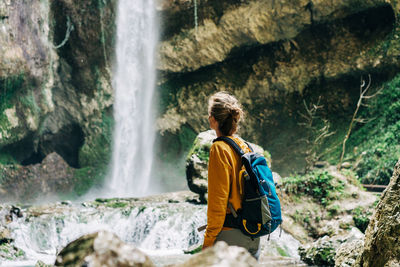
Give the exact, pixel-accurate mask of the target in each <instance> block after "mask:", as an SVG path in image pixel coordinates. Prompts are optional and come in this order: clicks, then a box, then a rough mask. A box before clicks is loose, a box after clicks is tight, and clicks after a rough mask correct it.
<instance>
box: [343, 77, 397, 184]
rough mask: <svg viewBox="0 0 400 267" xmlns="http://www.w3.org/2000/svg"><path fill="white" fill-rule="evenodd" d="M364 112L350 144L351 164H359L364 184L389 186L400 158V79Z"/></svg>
mask: <svg viewBox="0 0 400 267" xmlns="http://www.w3.org/2000/svg"><path fill="white" fill-rule="evenodd" d="M369 105H370V106H369V108H364V109H363V110H361V116H362V117H363V118H374V119H373V120H371V121H369V122H368V123H366V124H365V125H359V127H358V129H356V131H355V132H354V133H353V135H352V136H351V137H350V138H349V141H348V147H349V150H348V151H352V153H349V154H348V155H347V160H353V161H354V162H355V170H356V172H357V175H358V176H359V177H360V179H361V182H362V183H368V184H369V183H372V184H388V183H389V180H390V178H391V176H392V173H393V168H394V165H395V164H396V162H397V160H398V159H399V158H400V75H398V76H396V77H395V78H394V79H393V80H392V81H390V82H388V83H386V84H385V85H384V88H383V90H382V92H381V94H380V95H379V96H377V97H375V98H374V99H371V101H370V103H369Z"/></svg>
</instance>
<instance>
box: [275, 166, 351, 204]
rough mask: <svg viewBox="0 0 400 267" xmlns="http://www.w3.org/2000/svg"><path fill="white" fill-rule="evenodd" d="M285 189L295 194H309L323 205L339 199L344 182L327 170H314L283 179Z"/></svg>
mask: <svg viewBox="0 0 400 267" xmlns="http://www.w3.org/2000/svg"><path fill="white" fill-rule="evenodd" d="M283 186H284V188H285V191H286V192H288V193H293V194H300V195H308V196H311V197H312V198H313V199H314V200H315V201H318V202H319V203H321V204H322V205H323V206H327V205H328V204H329V203H330V201H332V200H334V199H337V197H338V193H339V195H340V194H342V193H343V189H344V182H343V181H340V180H335V179H334V177H333V176H332V175H331V174H329V173H328V172H327V171H313V172H310V173H309V174H306V175H304V176H301V175H296V176H291V177H287V178H284V179H283Z"/></svg>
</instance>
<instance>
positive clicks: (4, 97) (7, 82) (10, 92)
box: [0, 73, 25, 111]
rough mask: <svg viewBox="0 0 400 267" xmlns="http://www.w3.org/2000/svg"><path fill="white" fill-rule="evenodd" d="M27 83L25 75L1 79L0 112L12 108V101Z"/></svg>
mask: <svg viewBox="0 0 400 267" xmlns="http://www.w3.org/2000/svg"><path fill="white" fill-rule="evenodd" d="M24 81H25V75H24V73H21V74H19V75H15V76H11V77H7V78H5V79H0V110H1V111H3V110H4V109H6V108H8V107H10V106H12V100H13V99H14V98H15V95H16V93H17V92H18V91H19V90H20V89H21V88H22V87H23V85H24Z"/></svg>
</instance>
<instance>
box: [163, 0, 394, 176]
mask: <svg viewBox="0 0 400 267" xmlns="http://www.w3.org/2000/svg"><path fill="white" fill-rule="evenodd" d="M389 2H390V1H384V0H371V1H361V2H360V1H358V0H352V1H317V2H316V1H312V2H310V1H294V2H293V1H292V2H290V1H285V2H282V1H272V2H271V1H252V0H248V1H218V4H217V3H215V1H201V3H199V4H198V7H197V11H198V21H197V23H198V28H197V30H196V29H195V27H194V26H195V21H194V20H195V19H194V15H193V12H194V10H193V9H194V8H193V5H191V2H190V1H183V0H182V1H166V2H165V4H164V5H163V6H162V7H161V8H160V10H161V11H160V13H161V14H162V17H163V18H165V21H166V23H165V30H164V35H163V36H162V42H161V44H160V54H159V56H160V61H159V67H158V68H159V70H160V73H161V76H160V79H159V91H160V96H161V98H160V100H161V101H160V106H161V116H160V118H159V121H158V127H159V129H160V131H161V132H163V133H166V132H167V133H171V134H172V135H176V136H177V139H178V140H182V139H183V138H184V137H185V136H186V132H187V131H188V130H187V129H190V130H191V131H193V132H194V133H196V134H197V133H199V132H202V131H204V130H206V129H207V127H208V125H207V120H205V119H204V118H206V117H207V115H206V114H207V109H206V106H205V105H204V103H207V98H208V97H209V96H210V95H211V94H213V93H214V92H216V91H218V90H227V91H230V92H232V93H233V94H234V95H236V96H237V97H238V99H239V100H240V101H241V103H242V104H243V106H244V109H245V112H246V114H247V115H248V116H246V120H245V126H244V127H243V132H242V134H241V135H242V136H243V137H244V138H247V139H251V140H255V142H256V143H258V144H260V145H261V146H263V147H265V148H268V150H269V151H270V152H271V153H272V155H273V157H274V166H275V167H276V170H277V172H279V173H282V174H283V175H287V174H289V173H290V172H291V171H295V170H299V169H300V168H301V166H302V165H303V164H304V161H303V160H302V159H301V158H302V157H303V155H302V154H301V153H302V151H304V150H305V146H306V144H299V142H298V141H299V139H300V138H299V136H303V135H305V134H307V133H306V132H305V130H304V129H303V128H302V127H300V126H299V125H298V123H299V122H301V117H300V116H299V115H298V112H299V111H304V103H303V100H305V101H306V102H307V103H308V104H310V103H316V102H317V101H318V98H319V97H321V102H320V104H321V105H323V111H322V113H323V114H321V115H323V116H324V117H327V118H328V119H329V117H330V116H331V117H333V116H334V117H335V118H337V117H342V118H346V117H348V118H350V114H352V112H353V110H354V106H355V103H356V101H357V99H358V96H359V80H360V75H361V74H368V73H370V74H371V75H372V79H373V83H374V85H377V84H379V83H381V82H382V81H386V80H388V79H390V78H391V77H393V75H395V74H396V73H398V70H399V66H400V61H399V60H398V58H399V57H398V55H399V54H400V49H399V45H398V40H397V38H399V37H398V35H396V36H397V37H395V36H394V35H393V36H392V35H391V34H390V33H391V32H398V26H397V24H395V17H396V12H397V10H398V7H397V4H396V3H395V2H394V1H391V3H393V4H391V3H389ZM179 15H180V16H179ZM178 17H181V18H180V19H178ZM172 21H174V22H175V23H173V22H172ZM170 22H171V23H170ZM391 36H392V37H391ZM383 70H389V71H388V72H386V71H383ZM382 73H386V74H387V75H386V74H384V75H382ZM182 114H185V115H184V116H183V115H182ZM330 114H331V115H330ZM332 114H335V115H332ZM332 121H333V120H332ZM335 123H338V122H336V121H335ZM333 126H337V125H333ZM168 138H169V137H168ZM180 142H182V141H180ZM282 144H284V145H282ZM168 148H169V149H170V147H168ZM165 149H167V147H166V148H165ZM281 170H285V172H282V171H281Z"/></svg>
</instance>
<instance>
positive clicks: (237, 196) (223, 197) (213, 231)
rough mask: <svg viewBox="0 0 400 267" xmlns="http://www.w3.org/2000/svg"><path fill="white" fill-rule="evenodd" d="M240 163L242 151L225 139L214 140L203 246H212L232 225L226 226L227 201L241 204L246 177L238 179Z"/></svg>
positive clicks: (238, 205)
mask: <svg viewBox="0 0 400 267" xmlns="http://www.w3.org/2000/svg"><path fill="white" fill-rule="evenodd" d="M229 137H230V138H232V139H233V140H234V141H235V142H236V143H237V144H238V145H239V146H240V147H241V148H242V149H243V151H244V152H250V149H249V148H248V147H247V145H246V144H245V143H244V142H243V140H242V139H240V138H238V137H232V136H229ZM241 164H242V162H241V160H240V157H239V155H238V154H237V153H236V152H235V151H234V150H233V149H232V148H231V147H230V145H229V144H227V143H225V142H223V141H218V142H215V143H213V145H212V146H211V148H210V159H209V162H208V210H207V228H206V233H205V235H204V243H203V248H205V247H209V246H212V245H213V244H214V242H215V239H216V237H217V235H218V234H219V232H221V230H227V229H230V228H227V227H223V224H224V221H225V216H226V214H227V213H231V211H230V209H229V208H228V201H229V202H230V203H231V204H232V206H233V208H234V209H235V210H238V209H240V208H241V207H242V204H241V200H242V196H243V193H242V188H243V185H242V182H243V181H240V180H239V178H240V175H239V173H240V170H241ZM229 193H230V194H229Z"/></svg>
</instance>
